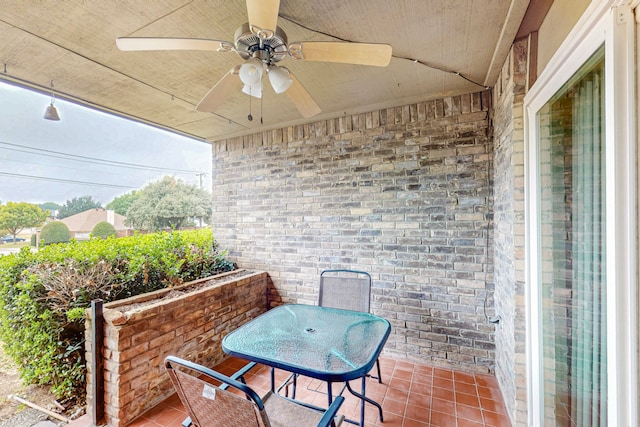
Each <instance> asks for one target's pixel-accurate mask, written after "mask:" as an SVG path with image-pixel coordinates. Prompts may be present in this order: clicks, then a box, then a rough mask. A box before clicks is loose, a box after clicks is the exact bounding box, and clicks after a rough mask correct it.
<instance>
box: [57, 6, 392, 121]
mask: <svg viewBox="0 0 640 427" xmlns="http://www.w3.org/2000/svg"><path fill="white" fill-rule="evenodd" d="M246 2H247V15H248V17H249V22H247V23H245V24H243V25H241V26H240V27H238V29H237V30H236V32H235V34H234V43H230V42H228V41H224V40H212V39H189V38H164V37H121V38H118V39H117V40H116V44H117V46H118V48H119V49H120V50H123V51H145V50H204V51H213V52H221V53H226V52H235V53H236V54H238V55H239V56H240V57H241V58H242V59H244V60H245V62H244V63H243V64H242V65H240V66H239V67H234V68H233V69H232V70H231V71H229V72H228V73H227V74H225V75H224V76H223V77H222V79H220V80H219V81H218V83H216V84H215V86H214V87H213V88H211V90H209V92H208V93H207V94H206V95H205V96H204V98H202V100H201V101H200V102H199V103H198V106H197V107H196V109H197V110H198V111H203V112H214V111H216V110H217V109H218V108H219V107H220V106H221V105H222V104H223V103H224V101H225V100H226V99H227V98H228V97H229V96H231V95H232V93H233V91H234V90H237V89H236V82H237V84H238V85H239V84H240V83H242V84H243V87H242V92H243V93H246V94H248V95H250V96H253V97H256V98H261V97H262V77H263V74H264V71H265V70H266V73H267V75H268V76H269V82H270V83H271V86H272V87H273V90H274V91H275V92H276V93H277V94H280V93H283V92H285V91H286V93H287V95H288V97H289V99H290V100H291V101H292V102H293V104H294V105H295V106H296V108H297V109H298V111H299V112H300V113H301V114H302V115H303V116H304V117H307V118H308V117H311V116H313V115H315V114H318V113H320V111H321V110H320V107H319V106H318V104H317V103H316V102H315V101H314V99H313V98H312V97H311V95H310V94H309V92H308V91H307V90H306V89H305V88H304V86H302V84H301V83H300V82H299V81H298V80H297V79H296V78H295V76H294V75H293V74H292V73H291V72H290V71H289V70H288V69H287V68H285V67H278V66H276V65H275V63H276V62H279V61H281V60H283V59H284V58H285V57H287V56H289V57H291V58H293V59H296V60H299V61H305V62H306V61H322V62H335V63H345V64H357V65H372V66H378V67H385V66H387V65H388V64H389V61H390V60H391V55H392V49H391V46H390V45H388V44H373V43H351V42H323V41H308V42H294V43H291V44H288V40H287V35H286V33H285V32H284V31H283V30H282V29H281V28H280V27H278V26H277V22H278V13H279V9H280V0H246ZM238 78H239V80H240V82H238V81H237V80H238ZM290 88H291V89H290ZM288 89H290V90H288ZM52 106H53V104H52Z"/></svg>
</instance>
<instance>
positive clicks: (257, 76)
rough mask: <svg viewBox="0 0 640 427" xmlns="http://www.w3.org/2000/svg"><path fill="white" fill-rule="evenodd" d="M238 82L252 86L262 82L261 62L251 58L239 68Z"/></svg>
mask: <svg viewBox="0 0 640 427" xmlns="http://www.w3.org/2000/svg"><path fill="white" fill-rule="evenodd" d="M240 80H242V83H244V84H245V85H254V84H256V83H258V82H259V81H260V80H262V61H260V60H259V59H258V58H251V59H249V60H248V61H247V62H245V63H244V64H242V65H241V66H240Z"/></svg>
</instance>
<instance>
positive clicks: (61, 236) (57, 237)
mask: <svg viewBox="0 0 640 427" xmlns="http://www.w3.org/2000/svg"><path fill="white" fill-rule="evenodd" d="M70 240H71V232H70V231H69V227H67V225H66V224H65V223H64V222H62V221H52V222H50V223H48V224H47V225H45V226H44V227H42V231H41V232H40V241H41V242H42V244H43V245H51V244H53V243H67V242H69V241H70Z"/></svg>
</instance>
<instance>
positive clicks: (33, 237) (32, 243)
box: [30, 234, 38, 247]
mask: <svg viewBox="0 0 640 427" xmlns="http://www.w3.org/2000/svg"><path fill="white" fill-rule="evenodd" d="M37 239H38V235H37V234H32V235H31V240H30V242H31V243H30V245H31V246H34V247H35V246H36V243H37V241H38V240H37Z"/></svg>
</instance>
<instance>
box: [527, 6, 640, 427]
mask: <svg viewBox="0 0 640 427" xmlns="http://www.w3.org/2000/svg"><path fill="white" fill-rule="evenodd" d="M638 3H639V1H638V0H634V1H633V2H631V3H630V2H629V1H628V0H626V1H625V0H607V1H592V2H591V4H590V5H589V7H588V8H587V9H586V11H585V12H584V14H583V15H582V17H581V18H580V20H579V21H578V23H577V24H576V25H575V26H574V28H573V30H572V31H571V32H570V33H569V35H568V36H567V38H566V39H565V41H564V42H563V43H562V45H561V46H560V47H559V49H558V50H557V51H556V53H555V54H554V56H553V58H552V59H551V61H549V64H548V65H547V67H546V68H545V69H544V70H543V72H542V73H540V76H539V77H538V79H537V80H536V83H535V84H534V85H533V86H532V88H531V90H530V91H529V92H528V93H527V95H526V96H525V98H524V126H525V193H526V195H525V200H526V202H525V203H526V208H525V209H526V219H525V227H526V247H527V254H528V255H527V257H526V267H525V268H526V278H527V290H526V297H527V298H526V299H527V307H526V308H527V393H528V396H527V409H528V410H527V412H528V424H529V425H530V426H540V425H542V422H543V408H544V405H543V398H544V396H543V390H544V388H543V381H544V378H543V372H542V357H541V342H542V336H541V334H542V319H540V316H539V307H540V303H541V294H540V266H541V252H540V241H539V232H540V222H539V214H538V209H539V203H538V200H539V196H540V191H539V190H540V184H539V182H538V176H539V170H538V160H539V159H538V144H537V140H538V139H537V138H538V120H537V113H538V111H539V110H540V109H541V108H542V106H544V105H545V104H546V103H547V101H548V100H549V99H550V98H551V97H552V96H553V95H554V94H555V93H556V92H557V91H558V90H559V89H560V88H561V87H562V86H563V85H564V84H565V82H566V81H567V80H569V78H570V77H571V76H572V75H573V74H574V73H575V72H576V71H577V70H578V69H579V68H580V67H581V66H582V65H583V64H584V63H585V62H586V61H587V59H589V57H590V56H591V55H592V54H593V53H594V52H595V51H596V50H597V49H598V48H599V47H600V46H602V45H603V44H604V46H605V126H606V133H605V158H606V178H605V188H606V199H605V200H606V204H607V215H606V216H607V222H606V263H607V264H606V265H607V279H606V284H607V319H606V321H607V340H608V341H607V378H608V395H607V402H608V425H615V426H635V425H638V408H637V402H638V356H637V354H638V327H637V324H638V291H637V283H638V264H639V260H638V253H639V251H638V223H639V220H638V211H637V189H638V185H637V160H638V157H637V144H638V140H637V120H638V112H637V109H636V99H637V94H636V82H637V79H638V73H637V65H636V59H635V58H636V50H637V47H636V46H637V45H636V28H637V23H636V20H635V17H634V9H635V6H637V4H638Z"/></svg>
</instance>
